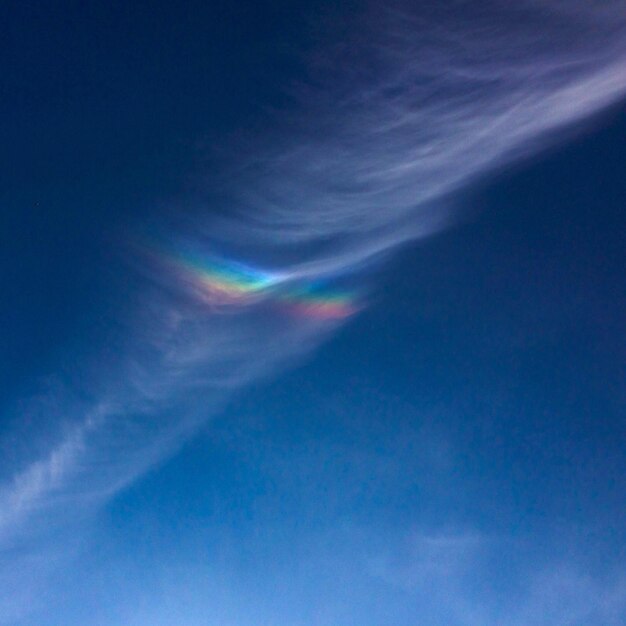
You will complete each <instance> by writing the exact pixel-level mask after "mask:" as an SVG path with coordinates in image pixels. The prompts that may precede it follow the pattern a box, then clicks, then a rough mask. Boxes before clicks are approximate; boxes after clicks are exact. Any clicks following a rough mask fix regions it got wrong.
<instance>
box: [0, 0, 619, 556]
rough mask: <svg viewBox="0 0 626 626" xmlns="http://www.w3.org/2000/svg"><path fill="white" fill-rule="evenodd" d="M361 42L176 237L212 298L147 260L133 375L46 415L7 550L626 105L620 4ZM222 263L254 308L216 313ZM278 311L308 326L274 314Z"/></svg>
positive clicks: (317, 334)
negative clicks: (281, 281)
mask: <svg viewBox="0 0 626 626" xmlns="http://www.w3.org/2000/svg"><path fill="white" fill-rule="evenodd" d="M347 33H348V34H347V35H345V39H343V40H342V41H339V42H337V43H335V44H333V45H328V46H325V47H323V48H322V50H321V52H320V53H319V54H318V55H317V56H316V57H315V58H313V59H312V61H311V64H312V69H311V76H310V81H309V85H308V86H307V87H299V88H297V89H296V97H295V98H294V107H293V110H290V111H285V112H284V115H282V117H281V118H275V119H271V120H268V126H269V127H270V129H269V130H268V131H267V132H266V133H263V134H262V135H258V136H256V137H255V138H254V139H253V140H251V141H249V142H247V143H246V150H245V155H244V156H243V157H242V156H241V155H237V156H236V157H234V159H233V160H234V161H236V167H233V168H227V169H229V172H230V174H227V175H226V180H227V181H228V182H227V184H226V186H227V189H228V197H229V202H230V204H231V208H229V210H228V211H224V212H222V213H221V216H220V217H216V216H215V215H214V214H212V215H204V214H203V211H202V209H201V208H199V209H198V210H196V211H194V218H193V219H191V220H190V221H187V223H186V224H184V225H181V227H180V229H179V230H178V231H177V232H176V233H175V234H171V233H166V234H165V235H163V234H161V235H160V237H164V238H165V239H168V240H170V241H171V242H172V243H173V245H174V248H175V249H182V250H189V249H193V250H194V251H195V252H194V254H196V256H197V257H198V258H199V259H200V260H199V261H197V262H196V265H197V266H198V265H199V266H200V267H201V268H202V267H203V268H204V269H203V270H202V271H204V279H202V280H199V281H198V280H187V279H186V278H185V276H186V275H185V274H182V275H181V272H180V271H170V269H167V268H165V267H164V266H163V265H162V264H160V263H159V262H156V263H154V262H153V261H149V262H147V263H144V261H143V260H140V261H139V264H140V265H143V268H142V275H143V279H144V287H143V289H144V291H143V292H142V295H141V296H140V297H139V298H138V299H137V300H138V305H137V311H136V313H135V316H134V317H133V319H132V320H130V321H126V326H125V327H126V328H127V332H128V337H127V338H126V339H125V340H124V341H123V342H122V344H121V345H123V350H124V354H123V355H122V357H121V358H120V363H121V364H120V365H119V366H118V367H116V369H115V371H112V372H108V373H106V375H105V377H106V379H107V380H108V381H110V382H109V383H107V385H105V386H104V387H105V388H106V391H105V392H104V393H101V392H98V394H94V396H97V397H94V398H93V402H92V403H91V406H90V407H88V408H86V409H85V410H84V411H83V412H78V413H76V414H72V415H68V414H64V411H63V410H62V409H60V410H59V412H58V414H55V415H50V420H51V421H52V422H53V423H56V424H58V425H59V426H58V428H59V433H60V434H59V436H58V437H57V438H55V440H54V441H53V442H51V444H50V446H49V451H48V452H47V453H44V454H43V455H42V456H41V457H40V458H39V459H36V460H34V461H32V462H28V463H25V464H24V465H23V466H20V467H17V468H16V469H15V473H14V477H13V478H11V479H9V480H7V481H6V482H5V484H4V486H3V487H2V489H1V492H0V503H1V507H2V512H1V518H0V520H1V521H0V524H1V526H0V542H4V543H5V545H8V544H10V542H12V541H13V540H14V538H15V533H16V529H17V528H19V529H20V534H23V533H24V532H25V529H29V528H32V527H34V526H38V525H37V524H34V523H33V522H29V520H33V519H36V518H37V516H38V515H39V514H40V513H41V512H42V511H44V512H45V517H46V520H47V522H49V520H51V519H53V520H55V523H54V524H53V525H56V524H57V523H58V524H61V525H62V524H63V523H64V520H67V519H68V518H69V519H71V518H72V517H73V516H74V515H75V514H76V511H77V510H78V509H79V508H80V507H81V506H83V505H84V506H85V507H86V508H87V509H89V510H93V509H94V508H97V506H98V505H100V504H101V503H102V502H103V501H105V500H106V499H107V498H109V497H110V496H111V495H113V494H114V493H115V492H116V491H117V490H119V489H120V488H121V487H122V486H124V485H127V484H128V483H129V482H130V481H131V480H133V479H134V478H135V477H136V476H138V475H140V474H141V473H142V472H143V471H145V470H146V469H147V468H149V467H150V466H152V465H153V464H155V463H157V462H158V461H159V460H160V459H162V458H163V457H164V456H166V455H167V454H168V453H171V451H172V450H174V449H175V448H176V446H177V445H179V444H180V442H181V441H183V440H184V439H185V438H186V437H188V436H189V435H190V434H191V433H193V432H194V431H195V430H196V429H197V428H198V426H199V425H201V424H202V423H204V422H205V421H206V419H207V418H208V417H209V416H210V415H212V414H214V413H215V412H216V411H218V410H219V408H220V407H221V406H223V403H224V402H226V401H227V400H228V398H229V397H230V395H231V394H232V393H233V392H234V391H236V390H237V389H240V388H241V387H243V386H245V385H246V384H248V383H250V382H251V381H254V380H258V379H260V378H263V377H267V376H271V375H272V374H273V373H275V372H276V371H278V370H280V369H281V368H283V367H285V366H287V365H288V364H290V363H293V362H294V361H296V360H297V359H299V358H302V357H303V356H305V355H306V354H307V353H309V352H310V351H311V350H313V349H314V348H315V347H316V346H317V345H319V343H320V342H321V341H323V340H324V339H325V338H326V337H328V336H329V335H330V334H331V333H332V332H333V331H334V330H335V329H336V328H337V327H338V326H339V325H340V323H341V322H342V320H343V319H344V318H346V317H348V315H343V316H334V317H333V316H331V318H330V319H329V317H328V316H319V315H318V316H316V315H309V313H310V312H311V311H313V310H316V311H318V312H319V311H320V310H322V309H321V308H320V307H321V305H320V303H319V298H320V297H319V294H323V295H326V294H330V293H331V292H332V293H335V292H336V291H337V289H338V287H337V284H339V285H340V286H341V288H342V289H343V290H347V291H348V292H350V293H352V291H361V290H362V289H363V281H364V278H363V276H364V275H365V274H366V272H367V270H368V268H369V267H370V265H372V264H375V263H378V262H379V260H380V259H381V258H382V257H384V256H385V255H387V254H391V253H393V251H394V250H396V249H397V247H398V246H400V245H402V244H404V243H406V242H407V241H411V240H414V239H417V238H420V237H424V236H426V235H428V234H430V233H432V232H433V231H435V230H437V229H439V228H442V227H443V226H445V225H446V224H447V223H448V222H449V221H450V220H451V219H452V215H451V213H450V211H449V210H448V207H450V206H451V204H452V203H453V202H454V203H455V204H457V203H458V200H457V198H456V196H455V194H457V193H458V191H459V190H460V189H461V188H462V187H463V186H465V185H468V184H470V183H471V182H472V181H473V180H475V179H476V178H478V177H481V176H484V175H485V174H487V173H488V172H489V171H493V170H494V169H497V168H500V167H502V166H504V165H506V164H508V163H510V162H512V161H513V160H515V159H517V158H521V157H524V156H526V155H529V154H532V153H534V152H536V151H537V150H540V149H542V148H544V147H545V146H548V145H550V144H551V143H552V142H553V141H554V140H555V139H556V137H557V136H558V133H559V132H561V131H563V130H565V129H568V128H571V127H572V125H573V124H575V123H577V122H580V121H581V120H583V119H585V118H586V117H588V116H589V115H592V114H594V113H596V112H597V111H599V110H601V109H602V108H604V107H606V106H608V105H610V104H611V103H614V102H616V101H617V100H618V99H619V98H621V97H622V96H623V94H624V93H625V91H626V43H625V42H626V13H625V12H624V10H623V4H622V3H621V2H619V1H617V0H616V1H608V2H594V1H586V2H580V1H570V2H560V1H556V0H527V1H525V2H520V3H515V4H512V3H510V2H504V0H502V1H492V2H488V3H480V5H472V4H468V3H465V2H454V3H449V4H445V5H444V4H442V3H433V4H423V3H421V6H419V7H409V6H407V5H404V4H403V3H398V4H397V5H395V7H393V8H389V7H387V8H385V9H384V10H383V9H379V8H370V9H368V10H366V11H364V12H363V14H362V15H360V16H359V17H358V18H355V19H354V22H353V24H352V25H351V26H349V27H348V28H347ZM163 230H164V229H163ZM216 251H219V252H220V253H222V251H226V253H227V254H228V255H229V257H232V258H235V259H237V261H236V262H237V263H238V264H239V265H238V266H237V267H239V270H237V271H234V270H233V267H235V265H230V266H228V267H226V274H228V272H230V278H228V280H230V281H231V282H230V287H229V288H231V289H232V288H233V285H234V284H236V283H237V281H239V284H240V285H241V284H244V283H245V284H246V285H250V284H260V285H261V287H259V288H256V287H255V288H254V289H253V290H252V291H253V292H254V295H255V297H252V298H251V297H248V298H241V297H235V298H231V299H230V300H229V301H228V302H224V301H223V300H222V301H220V302H219V306H218V302H217V301H216V300H215V297H214V296H215V293H216V288H217V287H219V288H220V289H222V292H223V291H224V284H225V283H224V280H225V279H224V273H225V270H224V267H223V266H220V270H219V271H220V272H222V274H221V278H220V280H222V283H221V287H220V283H219V280H218V281H217V282H216V279H215V275H216V273H219V272H217V270H216V258H217V256H216ZM240 257H241V259H240ZM243 262H245V266H246V268H248V269H246V271H245V272H244V271H243V270H241V263H243ZM209 270H211V271H212V272H213V274H212V276H213V278H212V279H211V280H213V283H210V281H209V280H208V279H207V272H209ZM237 272H239V273H237ZM209 273H210V272H209ZM244 275H245V276H244ZM268 275H273V276H287V277H290V278H289V279H288V280H287V281H286V283H285V285H286V286H285V287H284V288H283V287H279V286H277V285H274V284H270V285H268V284H265V283H263V282H262V281H261V283H258V281H257V283H254V281H253V282H250V276H253V277H256V278H257V279H258V277H259V276H268ZM233 276H234V278H233ZM246 276H247V278H246ZM244 279H245V280H244ZM228 280H226V283H228ZM246 280H247V281H248V282H247V283H246V282H245V281H246ZM203 281H204V282H203ZM216 285H217V287H216ZM281 289H283V290H282V291H281ZM211 290H212V291H211ZM333 290H335V291H333ZM218 291H219V289H218ZM244 292H245V290H244ZM250 293H251V292H250V289H248V294H250ZM341 293H344V291H342V292H341ZM211 294H213V295H211ZM312 294H314V295H315V297H317V298H318V300H314V299H313V296H312ZM328 297H330V296H328ZM280 298H282V302H285V301H288V302H291V304H292V305H294V302H295V305H294V306H292V307H291V309H292V310H276V309H275V308H272V307H268V303H269V302H275V301H276V300H278V301H281V300H280ZM307 298H308V300H307ZM322 299H323V298H322ZM312 301H313V303H314V304H313V306H311V302H312ZM303 303H304V304H303ZM296 305H297V306H296ZM284 308H285V309H289V307H284ZM293 309H297V310H303V311H304V312H305V314H304V315H293V314H292V313H293ZM325 310H330V308H329V307H327V308H326V309H325ZM355 310H356V309H355ZM61 404H62V402H61ZM31 524H34V526H31Z"/></svg>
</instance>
